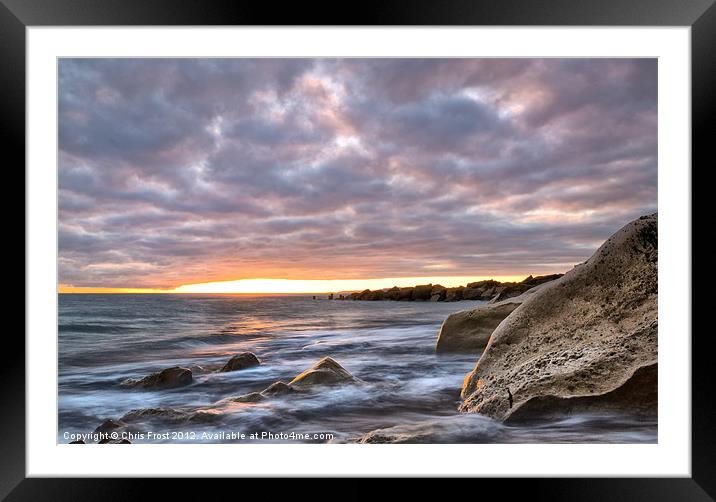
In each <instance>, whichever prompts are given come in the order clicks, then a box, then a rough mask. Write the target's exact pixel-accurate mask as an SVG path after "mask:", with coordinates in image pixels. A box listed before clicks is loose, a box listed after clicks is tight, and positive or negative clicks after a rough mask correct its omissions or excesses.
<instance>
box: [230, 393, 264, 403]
mask: <svg viewBox="0 0 716 502" xmlns="http://www.w3.org/2000/svg"><path fill="white" fill-rule="evenodd" d="M264 399H266V396H264V395H263V394H262V393H260V392H249V393H248V394H242V395H241V396H237V397H232V398H230V399H229V401H233V402H235V403H258V402H259V401H263V400H264Z"/></svg>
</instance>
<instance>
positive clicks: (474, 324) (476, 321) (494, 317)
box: [435, 282, 549, 354]
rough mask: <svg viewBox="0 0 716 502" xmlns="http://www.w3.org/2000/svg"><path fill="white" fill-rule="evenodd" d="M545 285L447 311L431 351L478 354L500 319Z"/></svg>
mask: <svg viewBox="0 0 716 502" xmlns="http://www.w3.org/2000/svg"><path fill="white" fill-rule="evenodd" d="M547 284H549V282H547V283H543V284H540V285H539V286H536V287H534V288H531V289H529V290H527V291H526V292H524V293H522V294H521V295H519V296H514V297H512V298H507V299H505V300H501V301H498V302H494V303H488V304H486V305H480V306H479V307H477V308H474V309H470V310H461V311H460V312H455V313H454V314H450V315H449V316H447V318H446V319H445V320H444V321H443V324H442V326H441V327H440V333H439V334H438V341H437V343H436V345H435V352H437V353H445V352H463V353H474V354H479V353H480V352H482V350H483V349H484V348H485V346H486V345H487V342H488V341H489V340H490V335H492V332H493V331H494V330H495V328H496V327H497V326H498V325H499V324H500V323H501V322H502V320H503V319H504V318H505V317H507V316H508V315H510V314H511V313H512V312H513V311H514V310H515V309H516V308H517V307H519V306H520V305H522V303H523V302H524V301H525V300H527V298H529V297H530V296H532V295H533V294H535V293H536V292H537V291H539V290H540V289H541V288H543V287H544V286H546V285H547Z"/></svg>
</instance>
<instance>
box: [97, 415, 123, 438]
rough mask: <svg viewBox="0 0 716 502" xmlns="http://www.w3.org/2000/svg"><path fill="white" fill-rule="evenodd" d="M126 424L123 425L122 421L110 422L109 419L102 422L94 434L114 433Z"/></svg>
mask: <svg viewBox="0 0 716 502" xmlns="http://www.w3.org/2000/svg"><path fill="white" fill-rule="evenodd" d="M126 425H127V424H126V423H124V422H123V421H122V420H112V419H111V418H109V419H107V420H105V421H104V422H102V423H101V424H100V425H99V426H98V427H97V428H96V429H95V430H94V432H95V433H100V434H101V433H107V432H112V431H116V430H117V429H122V428H124V427H125V426H126Z"/></svg>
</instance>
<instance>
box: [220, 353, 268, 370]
mask: <svg viewBox="0 0 716 502" xmlns="http://www.w3.org/2000/svg"><path fill="white" fill-rule="evenodd" d="M260 364H261V361H260V360H259V358H258V357H256V354H254V353H253V352H242V353H241V354H236V355H235V356H232V358H231V359H229V360H228V361H227V362H226V364H225V365H224V366H223V367H222V368H221V369H220V370H219V373H225V372H228V371H239V370H243V369H246V368H253V367H254V366H259V365H260Z"/></svg>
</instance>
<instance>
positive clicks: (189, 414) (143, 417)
mask: <svg viewBox="0 0 716 502" xmlns="http://www.w3.org/2000/svg"><path fill="white" fill-rule="evenodd" d="M217 418H218V415H217V414H216V413H212V412H209V411H205V410H196V411H186V410H177V409H174V408H140V409H136V410H130V411H128V412H127V413H125V414H124V415H122V416H121V417H120V419H119V422H120V423H123V424H125V425H126V424H130V423H134V422H146V421H159V422H164V423H185V422H192V423H205V422H212V421H214V420H216V419H217Z"/></svg>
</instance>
